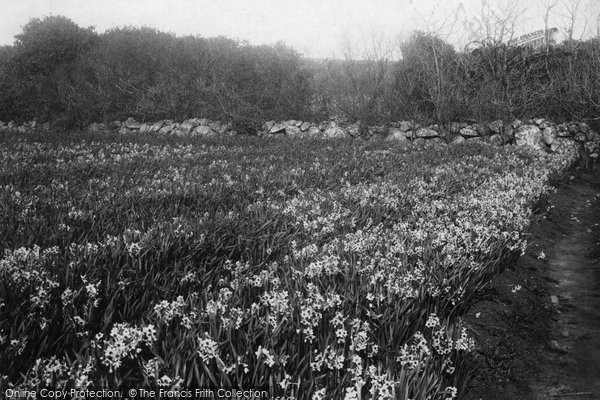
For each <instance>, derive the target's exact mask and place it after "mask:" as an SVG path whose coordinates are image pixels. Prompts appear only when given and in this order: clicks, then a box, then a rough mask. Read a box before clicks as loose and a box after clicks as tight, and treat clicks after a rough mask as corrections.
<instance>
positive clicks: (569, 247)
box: [465, 167, 600, 400]
mask: <svg viewBox="0 0 600 400" xmlns="http://www.w3.org/2000/svg"><path fill="white" fill-rule="evenodd" d="M545 207H546V209H547V212H544V213H542V214H541V215H540V218H539V220H538V221H536V222H535V223H534V225H533V228H532V236H531V238H530V239H529V243H530V245H529V247H528V250H527V253H526V254H525V256H523V257H521V258H520V259H519V260H518V261H517V263H516V264H515V265H513V266H511V267H510V268H509V270H508V271H506V272H505V273H503V274H501V275H499V276H498V277H497V278H496V279H495V280H494V281H493V282H492V283H491V284H490V287H489V288H488V289H486V291H485V292H484V293H483V294H482V296H481V298H480V301H479V302H478V303H477V304H476V305H475V306H474V307H473V308H472V309H471V310H470V312H469V313H468V315H467V316H466V317H465V319H466V320H467V322H468V323H469V324H470V326H471V327H472V328H473V332H472V333H473V335H474V336H475V337H476V339H477V341H478V343H479V350H478V358H479V365H478V367H479V368H478V370H477V374H476V378H475V380H474V381H473V382H472V384H471V385H470V388H469V389H468V391H467V394H466V396H465V398H466V399H468V400H476V399H482V400H496V399H498V400H500V399H502V400H504V399H506V400H508V399H510V400H513V399H514V400H517V399H526V400H541V399H577V400H589V399H595V400H599V399H600V168H599V167H596V168H595V169H593V170H580V171H574V172H573V173H571V175H570V177H569V179H568V180H567V182H565V183H564V184H561V185H559V187H558V191H557V192H556V193H553V194H552V195H551V196H550V197H549V199H548V203H547V204H545ZM519 288H520V289H519Z"/></svg>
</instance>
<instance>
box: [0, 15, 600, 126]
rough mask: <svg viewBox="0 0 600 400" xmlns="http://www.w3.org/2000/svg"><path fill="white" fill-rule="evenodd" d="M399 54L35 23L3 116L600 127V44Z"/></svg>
mask: <svg viewBox="0 0 600 400" xmlns="http://www.w3.org/2000/svg"><path fill="white" fill-rule="evenodd" d="M379 50H381V49H379ZM388 50H389V49H388ZM388 50H385V51H383V50H381V51H375V52H372V53H370V54H366V55H365V58H366V59H363V60H355V59H352V57H351V56H348V57H347V58H346V59H345V60H326V61H315V60H306V59H304V60H303V59H302V58H301V57H300V55H299V54H298V53H296V52H295V51H294V50H292V49H290V48H288V47H285V46H284V45H281V44H276V45H270V46H266V45H263V46H252V45H249V44H247V43H244V42H238V41H234V40H231V39H228V38H224V37H217V38H201V37H193V36H186V37H176V36H175V35H173V34H168V33H162V32H159V31H157V30H155V29H151V28H132V27H126V28H118V29H112V30H109V31H108V32H106V33H103V34H100V35H98V34H96V33H95V32H94V30H93V29H92V28H80V27H78V26H77V25H76V24H75V23H74V22H72V21H70V20H69V19H67V18H64V17H58V16H52V17H46V18H44V19H41V20H40V19H32V20H31V21H30V22H29V23H28V24H27V25H25V27H24V29H23V32H22V33H21V34H20V35H18V36H17V37H16V41H15V44H14V46H5V47H2V48H0V120H3V121H9V120H16V121H23V120H30V119H33V118H37V119H40V120H45V121H47V120H50V121H54V122H62V123H64V124H71V125H84V124H87V123H89V122H92V121H107V122H108V121H112V120H116V119H118V120H122V119H126V118H127V117H135V118H136V119H138V120H142V121H151V120H157V119H175V120H181V119H185V118H188V117H195V116H201V117H208V118H211V119H221V120H227V121H231V122H233V124H234V126H235V129H236V130H237V131H238V132H246V133H252V132H255V131H256V130H257V128H258V127H260V126H261V125H262V123H263V122H264V121H265V120H269V119H325V118H327V117H329V116H340V117H345V118H346V119H348V120H349V121H351V122H354V121H360V122H362V126H363V127H364V126H365V125H374V124H378V123H382V122H389V121H394V120H401V119H407V118H410V119H416V120H421V121H431V122H436V123H438V124H441V125H444V124H447V123H448V122H450V121H458V120H465V119H477V120H493V119H511V118H530V117H533V116H545V117H548V118H551V119H554V120H564V119H568V120H582V121H585V122H588V123H589V124H591V125H592V126H595V127H598V126H599V125H598V120H597V119H596V118H597V115H598V114H599V112H600V98H599V97H600V95H599V93H600V45H599V42H598V40H597V39H593V40H589V41H568V42H565V43H563V44H561V45H558V46H553V47H549V48H546V49H543V50H542V51H533V50H531V49H527V48H522V47H512V46H507V45H506V44H504V43H502V42H500V41H498V40H491V39H487V40H483V41H481V42H477V43H473V44H472V45H471V46H470V47H469V48H468V49H465V50H464V51H462V52H457V51H456V50H455V49H454V48H453V47H452V46H451V45H450V44H449V43H447V42H445V41H444V40H442V39H440V38H439V37H437V36H435V35H432V34H429V33H423V32H415V33H414V34H413V35H412V36H410V37H409V38H408V39H407V40H406V41H404V42H403V43H401V44H400V50H401V52H402V59H401V60H399V61H393V60H391V59H390V57H389V56H390V52H389V51H388Z"/></svg>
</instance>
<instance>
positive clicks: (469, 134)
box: [460, 127, 479, 138]
mask: <svg viewBox="0 0 600 400" xmlns="http://www.w3.org/2000/svg"><path fill="white" fill-rule="evenodd" d="M460 134H461V136H462V137H465V138H474V137H478V136H479V133H477V131H476V130H475V129H473V128H471V127H465V128H462V129H461V130H460Z"/></svg>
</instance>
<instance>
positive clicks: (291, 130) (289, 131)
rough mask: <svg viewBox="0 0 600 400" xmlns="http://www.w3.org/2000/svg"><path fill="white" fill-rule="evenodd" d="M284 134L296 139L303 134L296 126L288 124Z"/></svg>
mask: <svg viewBox="0 0 600 400" xmlns="http://www.w3.org/2000/svg"><path fill="white" fill-rule="evenodd" d="M285 134H286V135H288V136H292V137H296V136H301V135H302V134H303V132H302V130H300V128H298V127H297V126H296V124H295V123H294V124H290V125H288V126H287V127H286V128H285Z"/></svg>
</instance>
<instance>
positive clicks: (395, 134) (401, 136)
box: [387, 128, 407, 141]
mask: <svg viewBox="0 0 600 400" xmlns="http://www.w3.org/2000/svg"><path fill="white" fill-rule="evenodd" d="M387 139H388V140H398V141H406V140H407V138H406V132H405V131H403V130H402V129H401V128H390V130H389V134H388V136H387Z"/></svg>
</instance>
